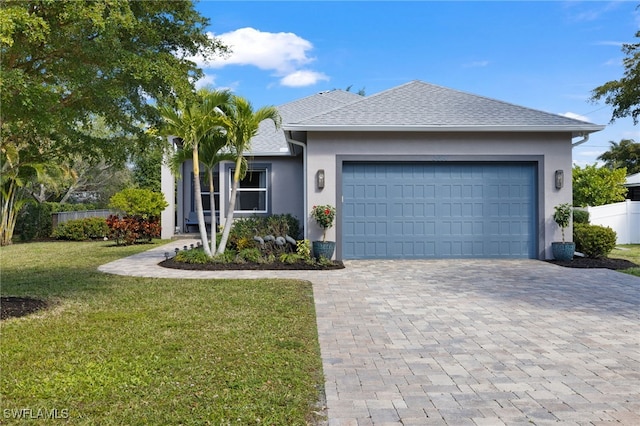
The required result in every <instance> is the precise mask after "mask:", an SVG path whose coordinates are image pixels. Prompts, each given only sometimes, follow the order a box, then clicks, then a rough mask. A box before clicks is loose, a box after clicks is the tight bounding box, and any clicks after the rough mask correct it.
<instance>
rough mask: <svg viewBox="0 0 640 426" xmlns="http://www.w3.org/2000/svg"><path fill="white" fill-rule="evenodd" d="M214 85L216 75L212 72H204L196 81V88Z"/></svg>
mask: <svg viewBox="0 0 640 426" xmlns="http://www.w3.org/2000/svg"><path fill="white" fill-rule="evenodd" d="M215 85H216V76H215V75H212V74H205V75H204V76H203V77H202V78H201V79H200V80H198V81H196V89H202V88H203V87H214V86H215Z"/></svg>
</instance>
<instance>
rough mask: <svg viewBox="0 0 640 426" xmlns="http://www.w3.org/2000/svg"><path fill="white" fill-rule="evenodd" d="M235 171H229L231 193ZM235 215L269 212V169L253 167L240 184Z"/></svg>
mask: <svg viewBox="0 0 640 426" xmlns="http://www.w3.org/2000/svg"><path fill="white" fill-rule="evenodd" d="M234 171H235V170H234V169H233V168H230V169H229V193H231V187H232V185H233V173H234ZM234 212H235V213H268V212H269V168H268V167H255V166H252V167H251V168H250V169H249V170H248V171H247V174H246V175H245V177H244V178H243V179H241V180H240V182H239V184H238V192H237V194H236V206H235V209H234Z"/></svg>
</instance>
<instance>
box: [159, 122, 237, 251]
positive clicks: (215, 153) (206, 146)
mask: <svg viewBox="0 0 640 426" xmlns="http://www.w3.org/2000/svg"><path fill="white" fill-rule="evenodd" d="M226 146H227V135H226V132H225V131H224V130H223V129H221V128H216V129H213V130H212V131H211V132H210V133H209V134H208V135H207V136H206V137H205V138H204V139H203V140H202V141H201V143H200V146H199V153H198V156H199V159H200V163H201V164H202V165H203V166H204V167H205V169H206V176H207V182H208V184H209V205H210V206H211V253H212V254H213V253H215V252H216V240H217V227H216V223H217V220H216V201H215V197H214V191H215V186H214V180H213V171H214V169H215V167H216V165H217V164H219V163H220V162H222V161H235V159H236V156H235V154H233V153H232V152H230V151H228V150H227V151H224V148H225V147H226ZM187 160H193V151H190V150H185V149H180V150H178V151H176V152H175V154H174V155H173V156H172V157H171V158H170V160H169V166H170V167H171V170H172V171H173V172H174V174H177V173H178V172H179V170H180V165H181V164H182V163H184V162H185V161H187Z"/></svg>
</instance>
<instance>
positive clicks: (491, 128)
mask: <svg viewBox="0 0 640 426" xmlns="http://www.w3.org/2000/svg"><path fill="white" fill-rule="evenodd" d="M604 128H605V126H600V125H596V124H592V125H584V126H579V125H578V126H557V125H556V126H542V125H540V126H517V125H514V126H505V125H487V126H483V125H470V126H454V125H442V126H439V125H428V126H415V125H407V126H403V125H395V124H394V125H366V126H358V125H335V126H334V125H303V124H288V125H284V126H283V129H284V130H288V131H313V132H380V131H385V132H572V133H573V134H582V133H593V132H598V131H600V130H602V129H604Z"/></svg>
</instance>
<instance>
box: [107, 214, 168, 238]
mask: <svg viewBox="0 0 640 426" xmlns="http://www.w3.org/2000/svg"><path fill="white" fill-rule="evenodd" d="M107 225H108V226H109V238H111V239H112V240H115V242H116V244H118V245H120V244H125V245H129V244H135V243H139V242H146V241H151V240H152V239H153V238H160V231H161V227H160V219H158V218H151V219H143V218H139V217H131V216H125V217H123V218H120V217H119V216H116V215H111V216H109V217H108V218H107Z"/></svg>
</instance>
